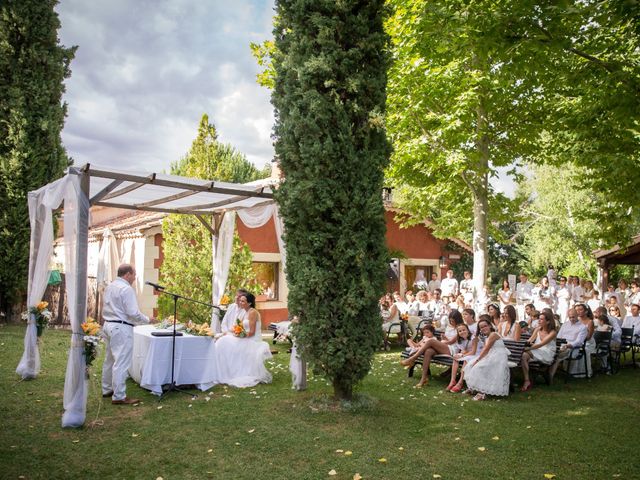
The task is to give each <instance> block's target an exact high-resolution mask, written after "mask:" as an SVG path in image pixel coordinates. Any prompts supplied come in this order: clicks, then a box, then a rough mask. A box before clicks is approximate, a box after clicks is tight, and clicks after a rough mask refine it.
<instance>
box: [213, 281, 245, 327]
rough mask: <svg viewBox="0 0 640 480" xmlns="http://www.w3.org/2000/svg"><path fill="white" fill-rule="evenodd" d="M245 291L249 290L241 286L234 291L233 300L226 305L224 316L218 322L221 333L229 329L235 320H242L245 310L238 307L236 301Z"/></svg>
mask: <svg viewBox="0 0 640 480" xmlns="http://www.w3.org/2000/svg"><path fill="white" fill-rule="evenodd" d="M247 293H249V292H247V291H246V290H244V289H242V288H240V289H238V291H237V292H236V299H235V302H233V303H232V304H231V305H229V306H228V307H227V311H226V312H225V314H224V317H222V321H221V322H220V330H221V331H222V333H227V332H229V331H231V329H232V328H233V326H234V325H235V324H236V320H238V319H240V320H244V316H245V314H246V313H247V311H246V310H244V309H242V308H240V307H239V306H238V302H239V301H240V297H243V296H245V295H246V294H247Z"/></svg>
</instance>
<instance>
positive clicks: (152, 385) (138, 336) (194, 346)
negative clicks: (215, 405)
mask: <svg viewBox="0 0 640 480" xmlns="http://www.w3.org/2000/svg"><path fill="white" fill-rule="evenodd" d="M154 331H156V327H155V326H154V325H140V326H137V327H134V329H133V361H132V364H131V368H130V369H129V375H131V378H133V380H135V381H136V382H137V383H138V384H139V385H140V386H141V387H142V388H146V389H147V390H151V392H152V393H154V394H156V395H161V394H162V385H165V384H168V383H171V342H172V337H154V336H152V335H151V332H154ZM215 348H216V344H215V341H214V339H213V338H212V337H198V336H193V335H187V334H183V336H182V337H176V352H175V356H176V364H175V373H174V379H175V381H176V384H177V385H196V386H197V387H198V388H199V389H200V390H203V391H204V390H208V389H209V388H211V387H212V386H213V385H214V384H215V383H216V380H217V378H216V365H215Z"/></svg>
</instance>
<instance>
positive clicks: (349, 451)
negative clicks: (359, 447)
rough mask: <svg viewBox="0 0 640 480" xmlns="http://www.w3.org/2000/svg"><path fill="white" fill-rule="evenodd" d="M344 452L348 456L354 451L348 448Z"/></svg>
mask: <svg viewBox="0 0 640 480" xmlns="http://www.w3.org/2000/svg"><path fill="white" fill-rule="evenodd" d="M344 454H345V455H346V456H347V457H348V456H349V455H353V452H352V451H351V450H347V451H346V452H344Z"/></svg>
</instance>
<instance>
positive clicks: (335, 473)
mask: <svg viewBox="0 0 640 480" xmlns="http://www.w3.org/2000/svg"><path fill="white" fill-rule="evenodd" d="M337 474H338V472H336V471H335V470H333V469H332V470H329V475H331V476H332V477H333V476H334V475H337Z"/></svg>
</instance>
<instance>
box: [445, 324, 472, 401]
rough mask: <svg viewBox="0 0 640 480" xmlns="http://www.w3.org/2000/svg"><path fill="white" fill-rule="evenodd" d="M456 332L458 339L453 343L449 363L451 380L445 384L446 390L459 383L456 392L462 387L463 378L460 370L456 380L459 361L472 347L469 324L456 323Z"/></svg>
mask: <svg viewBox="0 0 640 480" xmlns="http://www.w3.org/2000/svg"><path fill="white" fill-rule="evenodd" d="M457 332H458V339H457V341H456V343H455V344H454V349H455V350H454V351H455V353H454V354H453V355H452V356H453V363H452V364H451V381H450V382H449V385H448V386H447V390H449V391H453V390H452V389H453V388H454V387H455V386H456V385H457V384H460V385H459V388H457V390H455V391H456V392H457V391H460V389H461V388H462V382H463V380H464V372H461V373H460V380H458V381H457V382H456V377H457V374H458V366H459V361H460V360H462V359H463V358H464V357H465V356H467V355H469V354H471V352H472V348H473V347H472V345H473V341H472V340H471V330H469V326H468V325H467V324H466V323H463V324H461V325H458V327H457Z"/></svg>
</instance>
